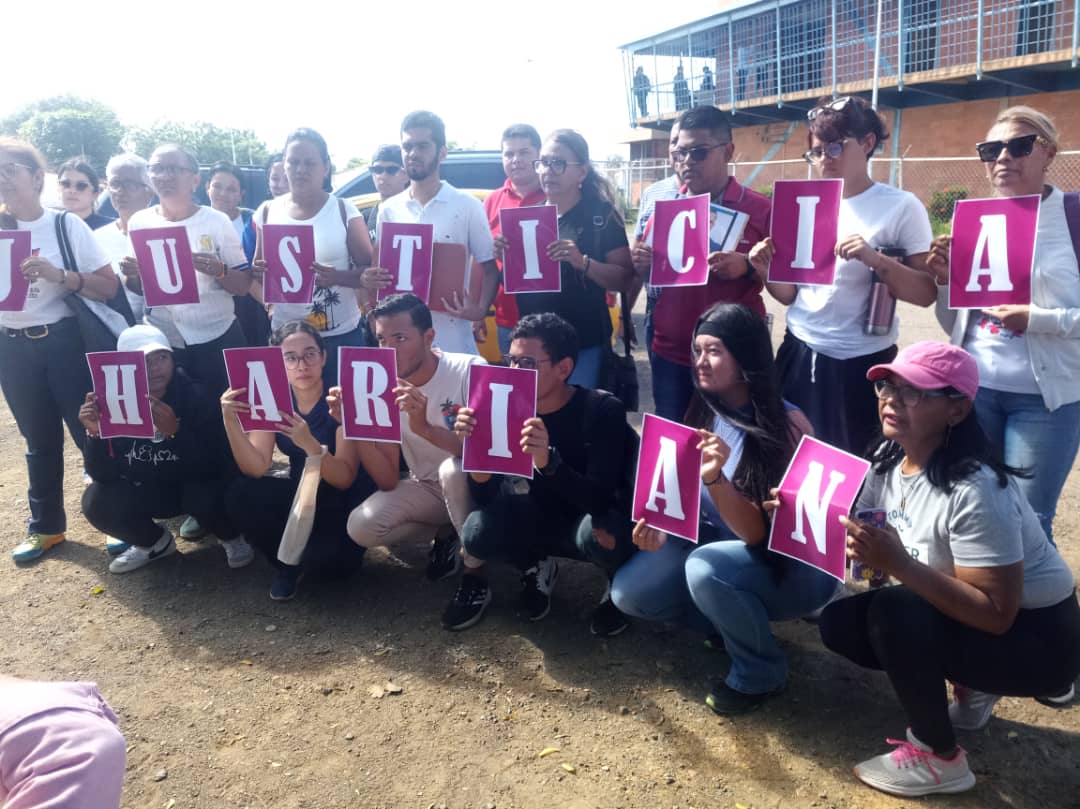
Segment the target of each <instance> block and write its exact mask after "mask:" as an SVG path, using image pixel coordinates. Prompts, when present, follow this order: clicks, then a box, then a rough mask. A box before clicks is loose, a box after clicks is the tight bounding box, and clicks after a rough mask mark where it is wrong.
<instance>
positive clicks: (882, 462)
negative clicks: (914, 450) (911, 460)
mask: <svg viewBox="0 0 1080 809" xmlns="http://www.w3.org/2000/svg"><path fill="white" fill-rule="evenodd" d="M945 390H946V392H947V393H956V392H957V391H954V390H953V389H952V388H946V389H945ZM903 460H904V448H903V447H901V446H900V445H899V444H897V443H896V442H895V441H892V440H890V439H888V438H885V436H881V437H880V439H879V440H878V442H877V445H876V446H875V447H874V448H873V449H872V450H871V453H870V461H871V462H872V463H873V465H874V466H873V469H874V474H876V475H885V474H888V472H889V470H890V469H892V468H893V467H894V466H896V465H897V464H899V463H900V462H901V461H903ZM980 466H986V467H989V468H990V469H991V470H992V471H993V472H994V474H995V475H996V476H997V481H998V485H999V486H1001V487H1002V488H1005V486H1006V484H1007V483H1008V482H1009V476H1010V475H1011V476H1012V477H1017V478H1030V477H1031V471H1030V470H1029V469H1023V468H1019V467H1015V466H1009V465H1008V464H1007V463H1005V459H1004V457H1002V454H1001V451H1000V450H999V449H998V448H997V445H996V444H994V443H993V442H992V441H991V440H990V439H989V437H988V436H987V435H986V433H985V432H983V429H982V427H981V426H979V420H978V419H977V418H976V417H975V408H974V407H972V408H971V412H970V413H968V414H967V418H965V419H964V420H963V421H961V422H960V423H959V424H957V425H956V426H954V427H951V428H950V429H949V431H948V433H946V436H945V440H944V441H942V442H941V444H940V445H939V446H938V448H937V449H935V450H934V453H933V454H932V455H931V456H930V460H929V461H928V462H927V464H926V466H925V467H924V470H925V472H926V479H927V480H929V481H930V485H932V486H933V487H934V488H936V489H941V490H942V491H943V492H945V493H946V494H948V493H949V492H951V491H952V490H953V487H954V486H956V484H957V483H959V482H960V481H962V480H964V479H965V478H967V477H970V476H971V475H973V474H975V473H976V472H978V471H979V467H980Z"/></svg>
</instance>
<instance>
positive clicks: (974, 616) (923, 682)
mask: <svg viewBox="0 0 1080 809" xmlns="http://www.w3.org/2000/svg"><path fill="white" fill-rule="evenodd" d="M867 379H869V380H871V381H873V383H874V386H875V389H876V392H877V396H878V412H879V414H880V418H881V432H882V438H881V440H880V442H879V444H878V445H877V448H876V449H875V450H874V452H873V454H872V456H871V460H872V461H873V468H872V470H871V472H870V474H869V475H868V477H867V479H866V482H865V483H864V485H863V490H862V492H861V493H860V494H859V498H858V501H857V504H856V509H855V510H856V513H858V512H859V511H862V510H864V509H874V510H877V509H881V510H884V511H885V513H886V515H887V521H888V523H887V525H886V526H885V527H884V528H880V527H875V526H874V525H871V524H869V523H867V522H863V521H861V520H857V519H848V518H846V517H840V521H841V522H842V523H844V524H845V525H846V527H847V555H848V558H849V559H851V560H853V561H858V562H861V563H863V564H865V565H866V566H868V567H872V568H876V569H878V570H880V571H882V572H884V573H885V574H886V575H888V576H891V577H892V578H893V579H895V580H896V581H897V582H898V583H899V586H895V587H880V588H877V589H871V590H869V591H866V592H863V593H860V594H858V595H855V596H852V597H850V598H844V599H841V600H839V601H834V602H832V603H831V604H829V605H828V606H827V607H826V608H825V610H824V611H823V613H822V615H821V620H820V629H821V638H822V640H823V641H824V643H825V645H826V646H827V647H829V648H830V649H832V650H833V651H834V652H837V653H839V654H841V655H843V656H845V657H847V658H848V659H849V660H852V661H853V662H855V663H856V664H858V665H860V666H863V667H866V668H871V669H878V670H884V671H885V673H886V674H888V676H889V680H890V682H891V683H892V686H893V689H894V691H895V692H896V696H897V698H898V699H899V700H900V704H901V705H902V706H903V708H904V712H905V713H906V715H907V722H908V730H907V735H906V738H904V739H902V740H901V741H894V740H892V739H890V740H889V742H890V743H891V744H894V745H896V749H895V750H893V751H892V752H891V753H886V754H884V755H881V756H878V757H876V758H872V759H869V760H867V761H864V762H862V763H861V764H859V765H857V766H856V767H855V775H856V776H857V777H858V778H860V779H861V780H862V781H864V782H865V783H867V784H869V785H870V786H872V787H874V788H876V789H880V790H883V791H885V792H889V793H892V794H894V795H902V796H905V797H914V796H918V795H929V794H931V793H936V792H943V793H953V792H963V791H964V790H967V789H970V788H971V787H972V786H974V784H975V776H974V775H973V774H972V772H971V770H970V769H969V767H968V763H967V755H966V753H965V752H964V750H963V748H961V747H959V746H958V745H957V743H956V736H955V732H954V728H955V729H960V730H977V729H979V728H981V727H983V726H984V725H985V724H986V723H987V722H988V721H989V720H990V717H991V715H992V714H993V710H994V704H995V703H996V702H997V701H998V700H999V699H1000V697H999V696H998V695H1009V696H1019V697H1024V696H1028V697H1030V696H1038V695H1040V694H1048V693H1055V692H1058V691H1060V690H1062V689H1063V688H1066V687H1068V686H1071V684H1072V683H1073V681H1074V680H1075V679H1076V676H1077V674H1080V606H1078V605H1077V601H1076V594H1075V591H1074V583H1073V576H1072V574H1071V573H1070V572H1069V567H1068V565H1066V564H1065V562H1064V560H1062V558H1061V556H1060V555H1058V552H1057V549H1056V548H1054V546H1053V545H1051V544H1050V543H1049V542H1048V541H1047V538H1046V534H1045V533H1043V530H1042V528H1041V527H1040V525H1039V520H1038V518H1037V517H1036V516H1035V512H1034V511H1032V509H1031V506H1030V505H1029V504H1028V501H1027V499H1026V498H1025V497H1024V495H1023V494H1021V492H1020V489H1019V488H1018V486H1017V482H1018V481H1017V471H1018V470H1016V469H1014V468H1013V467H1011V466H1009V465H1008V464H1006V463H1005V462H1003V461H1002V459H1001V457H1000V455H999V453H998V451H997V448H996V447H994V446H993V445H992V444H991V443H990V442H988V441H987V439H986V435H985V434H984V433H983V431H982V428H981V427H980V426H979V419H978V418H977V416H976V412H977V410H978V405H977V403H976V401H975V399H976V393H977V391H978V390H979V369H978V367H977V365H976V362H975V360H974V359H973V358H972V356H971V355H970V354H968V353H967V352H966V351H964V350H963V349H962V348H959V347H957V346H951V345H946V344H944V343H937V342H929V341H927V342H921V343H915V344H914V345H911V346H908V347H907V348H905V349H904V350H903V351H901V352H900V354H899V355H898V356H897V357H896V360H895V361H894V362H892V363H889V364H886V365H876V366H874V367H872V368H871V369H870V370H869V372H868V373H867ZM946 680H948V681H951V682H952V683H953V684H954V696H955V699H954V701H953V703H952V704H951V705H950V704H949V703H948V702H947V700H946Z"/></svg>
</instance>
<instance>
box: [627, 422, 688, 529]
mask: <svg viewBox="0 0 1080 809" xmlns="http://www.w3.org/2000/svg"><path fill="white" fill-rule="evenodd" d="M700 440H701V438H700V437H699V436H698V434H697V431H696V430H692V429H691V428H689V427H686V426H684V425H682V424H677V423H676V422H674V421H668V420H667V419H662V418H660V417H659V416H654V415H653V414H652V413H646V414H645V420H644V421H643V422H642V425H641V448H640V449H639V450H638V464H637V475H636V476H635V478H634V511H633V514H632V516H633V518H634V520H635V521H637V520H640V519H644V520H645V523H646V524H647V525H650V526H652V527H653V528H656V529H657V530H660V531H666V532H667V533H669V534H674V535H675V536H677V537H682V538H683V539H688V540H690V541H691V542H697V537H698V522H699V520H700V518H701V450H699V449H698V448H697V445H698V442H699V441H700Z"/></svg>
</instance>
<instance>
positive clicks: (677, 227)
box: [649, 194, 709, 287]
mask: <svg viewBox="0 0 1080 809" xmlns="http://www.w3.org/2000/svg"><path fill="white" fill-rule="evenodd" d="M653 224H654V225H655V228H656V230H655V235H654V236H653V253H652V272H651V274H650V275H649V283H650V284H651V285H652V286H654V287H699V286H704V285H705V284H706V283H708V280H709V264H708V258H709V195H708V194H698V195H697V196H695V197H686V198H684V199H662V200H658V201H657V203H656V213H655V214H654V215H653Z"/></svg>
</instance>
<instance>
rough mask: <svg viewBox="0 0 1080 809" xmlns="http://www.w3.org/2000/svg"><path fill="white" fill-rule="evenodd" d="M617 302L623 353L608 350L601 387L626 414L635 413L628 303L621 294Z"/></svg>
mask: <svg viewBox="0 0 1080 809" xmlns="http://www.w3.org/2000/svg"><path fill="white" fill-rule="evenodd" d="M619 302H620V304H621V307H622V318H621V323H622V342H623V353H622V354H619V353H618V352H617V351H614V350H612V349H610V348H609V349H608V352H607V354H608V356H607V362H606V363H605V364H606V365H607V368H606V369H605V373H604V380H603V381H604V384H603V385H601V387H602V388H604V389H605V390H608V391H610V392H611V393H614V394H615V395H616V396H617V397H618V398H619V401H621V402H622V403H623V406H624V407H625V408H626V412H628V413H636V412H637V410H638V407H639V402H638V377H637V364H636V363H635V362H634V358H633V356H632V355H631V353H630V346H631V344H632V343H633V340H632V339H631V337H630V331H631V320H630V302H629V301H628V300H627V299H626V294H625V293H623V292H620V293H619Z"/></svg>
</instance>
